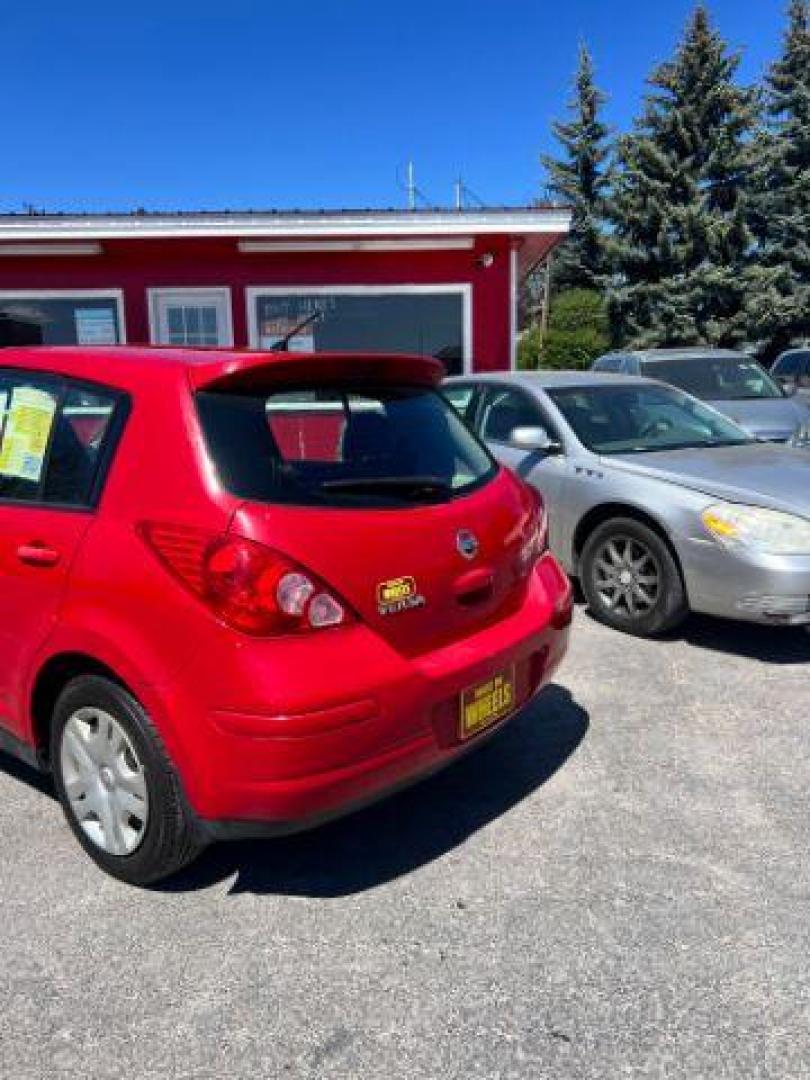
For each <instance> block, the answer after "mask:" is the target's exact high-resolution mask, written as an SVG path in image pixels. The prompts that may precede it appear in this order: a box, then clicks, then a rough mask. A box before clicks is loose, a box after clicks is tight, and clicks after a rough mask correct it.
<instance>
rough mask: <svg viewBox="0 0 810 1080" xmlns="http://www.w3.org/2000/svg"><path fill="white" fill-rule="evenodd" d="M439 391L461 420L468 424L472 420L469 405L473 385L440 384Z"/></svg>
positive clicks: (471, 399) (470, 403) (473, 393)
mask: <svg viewBox="0 0 810 1080" xmlns="http://www.w3.org/2000/svg"><path fill="white" fill-rule="evenodd" d="M441 391H442V393H443V394H444V396H445V397H446V398H447V400H448V401H449V402H450V404H451V405H452V406H453V408H454V409H455V410H456V412H457V413H458V414H459V416H460V417H461V418H462V420H466V421H467V423H468V424H469V423H470V422H471V420H472V416H471V406H472V401H473V397H474V395H475V386H471V385H469V384H467V383H465V384H462V385H461V386H455V385H452V386H442V387H441Z"/></svg>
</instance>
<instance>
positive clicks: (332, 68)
mask: <svg viewBox="0 0 810 1080" xmlns="http://www.w3.org/2000/svg"><path fill="white" fill-rule="evenodd" d="M692 6H693V4H692V2H691V0H652V2H651V0H565V2H564V3H560V2H559V0H555V2H551V0H485V2H472V0H467V2H464V0H432V2H427V0H406V2H403V3H396V4H394V3H391V2H390V0H376V2H375V0H309V2H304V0H298V2H294V0H264V2H255V3H254V2H248V0H229V2H228V3H222V2H219V3H216V4H213V3H207V2H205V0H197V2H195V3H187V2H185V0H182V2H173V0H164V2H163V3H156V2H155V0H139V2H138V3H137V4H135V3H131V4H116V3H110V0H104V2H103V3H95V2H93V3H83V2H82V0H76V2H75V3H70V4H65V3H63V2H48V3H45V2H37V0H29V3H27V4H13V5H12V4H3V5H2V9H0V35H1V39H2V41H3V62H2V66H1V67H0V93H2V100H3V102H4V103H5V109H4V110H3V114H4V115H3V121H4V123H3V129H4V130H3V136H4V137H3V146H2V167H1V168H0V209H3V210H13V209H19V208H20V207H21V206H22V204H23V203H32V204H34V205H35V206H37V207H45V208H49V209H60V210H70V209H77V210H98V209H101V210H104V209H129V208H132V207H137V206H143V207H146V208H149V209H155V208H169V209H172V208H180V209H198V208H222V207H234V208H240V207H340V206H400V205H403V204H404V199H405V194H404V192H403V190H402V188H401V186H400V183H399V182H398V172H399V173H400V177H401V173H402V167H403V165H404V163H405V162H406V161H407V160H408V159H409V158H412V159H413V160H414V161H415V163H416V170H417V182H418V184H419V186H420V188H421V189H423V190H424V192H425V193H426V195H427V196H428V197H429V198H430V200H431V202H433V203H436V204H448V203H450V201H451V199H452V185H453V180H454V178H455V177H456V176H458V175H461V176H463V178H464V179H465V181H466V183H467V184H468V185H469V187H470V188H471V189H473V190H474V191H475V192H476V193H477V194H478V195H479V196H480V197H481V198H482V199H484V200H485V201H486V202H488V203H493V204H496V203H524V202H526V201H528V200H530V199H532V198H533V197H535V196H536V195H538V194H539V190H540V184H541V172H540V167H539V164H538V155H539V153H540V152H541V151H543V150H547V149H549V148H550V147H551V146H552V145H553V144H552V141H551V139H550V135H549V125H550V122H551V121H552V120H553V119H554V118H555V117H557V116H559V115H560V114H561V113H562V111H563V107H564V103H565V100H566V98H567V96H568V94H569V90H570V83H571V76H572V71H573V66H574V63H575V58H576V50H577V43H578V41H579V40H580V39H584V40H585V41H587V42H588V44H589V45H590V47H591V49H592V51H593V53H594V57H595V60H596V63H597V66H598V75H599V81H600V83H601V85H602V86H603V88H604V89H605V90H606V91H607V92H608V93H609V95H610V102H609V105H608V108H607V111H606V116H607V118H608V120H609V122H610V123H612V124H613V125H614V126H616V127H618V128H622V127H625V126H626V125H628V124H629V122H630V121H631V119H632V117H633V115H634V114H635V113H636V112H637V111H638V108H639V103H640V99H641V95H642V93H643V89H644V79H645V76H646V74H647V73H648V72H649V70H650V68H651V66H652V65H653V64H655V63H657V62H658V61H660V60H662V59H665V58H666V57H667V56H669V55H670V53H671V51H672V49H673V46H674V44H675V43H676V41H677V40H678V37H679V35H680V33H681V30H682V28H683V25H684V22H685V20H686V18H687V15H688V13H689V12H690V10H691V9H692ZM784 6H785V2H784V0H714V2H713V3H711V4H710V9H711V11H712V13H713V15H714V18H715V20H716V22H717V24H718V25H719V27H720V29H721V31H722V32H723V34H724V35H725V37H726V38H727V39H728V40H729V41H730V43H731V44H732V45H733V46H734V47H735V48H741V49H744V60H743V65H742V68H741V78H742V79H743V80H746V81H751V80H754V79H756V78H758V77H759V75H760V73H761V71H762V69H763V67H764V66H765V65H766V64H767V63H768V62H769V61H770V60H771V59H772V58H773V57H774V55H775V54H776V52H777V51H778V48H779V43H780V37H781V32H782V29H783V23H784V11H783V9H784Z"/></svg>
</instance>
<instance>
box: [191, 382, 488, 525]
mask: <svg viewBox="0 0 810 1080" xmlns="http://www.w3.org/2000/svg"><path fill="white" fill-rule="evenodd" d="M197 407H198V411H199V415H200V420H201V423H202V427H203V431H204V434H205V438H206V441H207V444H208V449H209V452H210V454H211V457H212V459H213V462H214V465H215V467H216V469H217V472H218V474H219V476H220V479H221V481H222V483H223V484H224V486H225V487H226V488H228V490H230V491H232V492H233V493H234V494H235V495H238V496H239V497H240V498H244V499H250V500H254V501H261V502H277V503H292V504H296V505H307V506H312V505H315V506H324V505H326V506H345V507H351V506H403V505H412V504H414V503H424V502H442V501H446V500H448V499H451V498H454V497H457V496H459V495H462V494H465V493H467V492H469V491H471V490H473V489H474V488H476V487H478V486H479V485H481V484H483V483H486V481H487V480H488V479H489V478H490V477H491V476H492V475H494V473H495V471H496V469H497V466H496V464H495V462H494V461H493V459H492V458H491V457H490V455H489V453H488V452H487V450H486V449H485V448H484V447H483V446H482V445H481V443H480V442H479V441H478V440H477V439H476V438H475V436H474V435H472V433H471V432H470V431H469V430H468V429H467V428H466V426H465V425H464V423H463V422H462V421H461V420H460V418H459V417H458V416H457V415H456V413H455V412H454V410H453V409H452V408H451V407H450V406H449V405H448V404H447V402H446V401H445V400H444V399H443V398H442V397H441V396H440V395H439V394H438V393H436V392H435V391H433V390H429V389H424V388H422V387H407V386H380V387H371V388H370V387H367V386H363V387H362V388H361V387H357V388H354V387H349V388H346V387H334V388H328V387H327V388H318V389H297V390H296V389H289V390H287V389H285V390H279V391H276V392H274V393H269V394H268V393H261V394H258V393H257V394H250V393H234V392H228V391H203V392H201V393H198V394H197Z"/></svg>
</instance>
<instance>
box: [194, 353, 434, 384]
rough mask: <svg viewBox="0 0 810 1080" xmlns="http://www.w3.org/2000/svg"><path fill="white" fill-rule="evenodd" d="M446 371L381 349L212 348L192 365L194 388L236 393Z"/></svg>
mask: <svg viewBox="0 0 810 1080" xmlns="http://www.w3.org/2000/svg"><path fill="white" fill-rule="evenodd" d="M444 375H445V370H444V365H443V364H442V363H441V362H440V361H438V360H434V359H433V358H432V357H429V356H408V355H404V354H383V353H328V352H320V353H291V352H275V353H273V352H240V353H229V354H228V353H226V354H223V353H220V354H216V353H214V354H212V356H211V358H210V360H209V359H208V358H207V357H205V358H204V359H200V360H199V361H198V362H197V363H195V364H193V365H191V366H189V368H188V377H189V382H190V383H191V386H192V388H193V389H194V390H220V391H224V392H233V393H240V392H241V393H245V392H248V391H254V390H271V389H273V388H274V387H277V386H284V385H286V386H289V385H291V384H294V385H295V386H300V387H307V386H325V385H330V384H332V385H334V384H335V383H337V384H343V383H366V384H368V383H375V384H376V385H378V386H379V385H381V384H382V385H386V384H398V385H400V386H438V384H439V383H440V382H441V380H442V379H443V378H444Z"/></svg>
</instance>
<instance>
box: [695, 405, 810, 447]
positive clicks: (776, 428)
mask: <svg viewBox="0 0 810 1080" xmlns="http://www.w3.org/2000/svg"><path fill="white" fill-rule="evenodd" d="M708 404H709V405H712V406H713V407H714V408H715V409H717V410H718V412H721V413H723V415H724V416H727V417H728V418H729V419H730V420H734V421H736V422H737V423H738V424H739V425H740V427H742V428H745V430H746V431H748V432H749V433H750V434H751V435H754V436H755V437H756V438H758V439H769V440H773V441H777V442H784V441H786V440H787V439H789V438H790V436H791V435H792V434H793V432H794V431H795V430H796V428H797V427H798V426H799V424H801V423H802V422H803V421H805V420H810V409H808V408H807V406H806V405H803V404H802V403H801V402H800V401H797V400H796V399H795V398H747V399H745V400H742V401H737V400H734V401H710V402H708Z"/></svg>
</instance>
